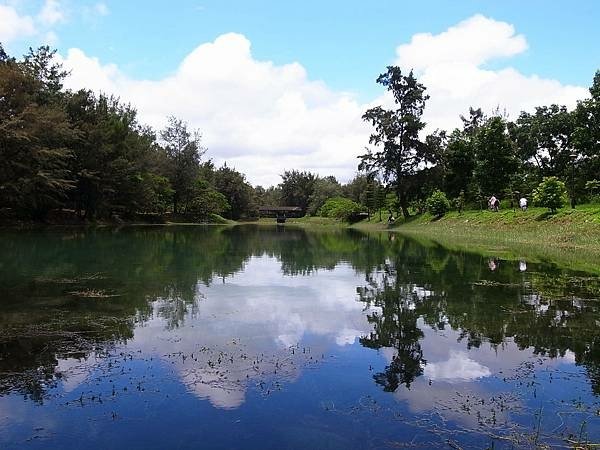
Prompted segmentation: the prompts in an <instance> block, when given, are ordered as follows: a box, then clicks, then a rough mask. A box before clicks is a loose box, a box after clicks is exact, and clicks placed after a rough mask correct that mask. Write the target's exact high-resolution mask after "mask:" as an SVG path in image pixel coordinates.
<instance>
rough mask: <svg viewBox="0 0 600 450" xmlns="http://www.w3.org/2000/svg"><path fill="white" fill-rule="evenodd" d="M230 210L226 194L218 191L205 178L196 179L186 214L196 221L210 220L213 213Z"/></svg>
mask: <svg viewBox="0 0 600 450" xmlns="http://www.w3.org/2000/svg"><path fill="white" fill-rule="evenodd" d="M228 210H230V205H229V202H228V201H227V198H226V197H225V195H223V194H222V193H221V192H217V191H216V190H215V189H213V188H212V186H211V185H210V184H209V183H208V182H206V181H205V180H202V179H198V180H196V183H195V186H194V188H193V194H192V198H191V200H190V202H189V205H188V207H187V209H186V216H187V217H188V218H190V219H192V220H194V221H197V222H198V221H209V220H210V218H211V217H210V216H211V215H212V214H223V213H224V212H225V211H228Z"/></svg>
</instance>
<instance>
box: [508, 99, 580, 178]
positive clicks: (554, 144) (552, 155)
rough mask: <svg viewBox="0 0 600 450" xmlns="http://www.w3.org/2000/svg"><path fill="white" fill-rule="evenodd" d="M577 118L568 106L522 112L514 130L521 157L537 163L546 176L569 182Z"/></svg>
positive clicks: (541, 172)
mask: <svg viewBox="0 0 600 450" xmlns="http://www.w3.org/2000/svg"><path fill="white" fill-rule="evenodd" d="M573 119H574V116H573V115H572V114H571V113H570V112H569V111H567V108H566V107H565V106H559V105H551V106H542V107H537V108H536V109H535V114H529V113H526V112H522V113H521V115H520V116H519V118H518V119H517V121H516V123H515V126H514V127H513V129H512V130H511V132H512V134H513V135H514V140H515V142H516V144H517V147H518V151H519V157H520V158H521V160H522V161H524V162H529V161H531V162H533V164H534V167H535V168H536V169H537V170H538V171H539V172H540V174H541V175H542V176H557V177H560V178H563V179H565V177H566V175H567V171H568V168H569V162H570V156H569V155H570V154H571V153H572V152H573V132H574V129H575V126H574V120H573Z"/></svg>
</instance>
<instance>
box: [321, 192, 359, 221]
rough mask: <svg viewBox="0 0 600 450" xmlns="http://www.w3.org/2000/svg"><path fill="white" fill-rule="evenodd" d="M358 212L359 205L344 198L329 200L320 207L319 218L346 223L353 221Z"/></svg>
mask: <svg viewBox="0 0 600 450" xmlns="http://www.w3.org/2000/svg"><path fill="white" fill-rule="evenodd" d="M360 212H361V207H360V205H359V204H358V203H356V202H354V201H352V200H350V199H349V198H345V197H334V198H330V199H328V200H327V201H326V202H325V204H324V205H323V206H322V207H321V216H323V217H330V218H332V219H339V220H343V221H346V222H347V221H350V220H353V218H354V217H356V216H357V215H358V214H359V213H360Z"/></svg>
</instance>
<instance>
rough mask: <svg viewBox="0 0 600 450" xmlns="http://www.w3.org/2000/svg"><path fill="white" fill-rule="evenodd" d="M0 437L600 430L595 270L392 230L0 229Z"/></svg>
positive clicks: (234, 438) (563, 440) (308, 437)
mask: <svg viewBox="0 0 600 450" xmlns="http://www.w3.org/2000/svg"><path fill="white" fill-rule="evenodd" d="M0 248H1V249H2V253H1V254H0V448H3V449H37V448H44V449H54V448H55V449H80V448H83V447H85V448H113V449H121V448H122V449H137V448H139V449H163V448H170V449H171V448H173V449H186V448H200V447H202V448H211V449H231V448H247V449H296V448H326V449H351V448H357V449H375V448H376V449H383V448H398V447H406V446H415V447H421V448H434V447H435V448H440V447H442V448H443V447H446V448H531V447H534V446H536V445H549V446H569V445H575V444H577V443H582V444H583V443H586V442H600V420H599V419H600V416H599V414H600V401H599V400H600V397H599V394H600V311H599V305H600V303H599V302H600V280H599V278H598V276H597V275H596V274H588V273H582V272H574V271H570V270H568V269H566V268H563V267H561V266H560V265H557V264H554V263H551V262H545V263H535V262H532V261H527V260H508V259H503V258H502V257H501V256H498V257H492V258H490V257H488V256H482V255H479V254H476V253H470V252H467V251H451V250H448V249H445V248H443V247H441V246H440V245H438V244H435V243H432V242H418V241H416V240H413V239H410V238H407V237H403V236H401V235H398V234H386V233H380V234H365V233H361V232H359V231H356V230H341V229H340V230H334V231H331V230H329V231H308V230H306V229H302V228H294V227H290V226H287V225H286V226H284V227H275V226H273V227H270V226H252V225H243V226H236V227H202V226H181V227H175V226H169V227H124V228H121V229H111V228H98V229H89V230H87V229H70V230H31V231H19V232H17V231H3V232H2V233H1V234H0Z"/></svg>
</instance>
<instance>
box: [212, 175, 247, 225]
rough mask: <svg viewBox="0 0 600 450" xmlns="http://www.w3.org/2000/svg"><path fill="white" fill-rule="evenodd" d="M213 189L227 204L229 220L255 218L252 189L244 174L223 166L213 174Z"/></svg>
mask: <svg viewBox="0 0 600 450" xmlns="http://www.w3.org/2000/svg"><path fill="white" fill-rule="evenodd" d="M215 189H216V190H217V191H218V192H220V193H221V194H223V195H224V197H225V199H226V200H227V203H228V204H229V210H228V213H227V217H228V218H229V219H234V220H237V219H239V218H240V217H256V203H255V201H254V189H252V186H250V184H248V182H247V181H246V177H245V176H244V174H242V173H240V172H238V171H237V170H235V169H232V168H230V167H227V165H224V166H223V167H221V168H220V169H219V170H217V171H216V172H215Z"/></svg>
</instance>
